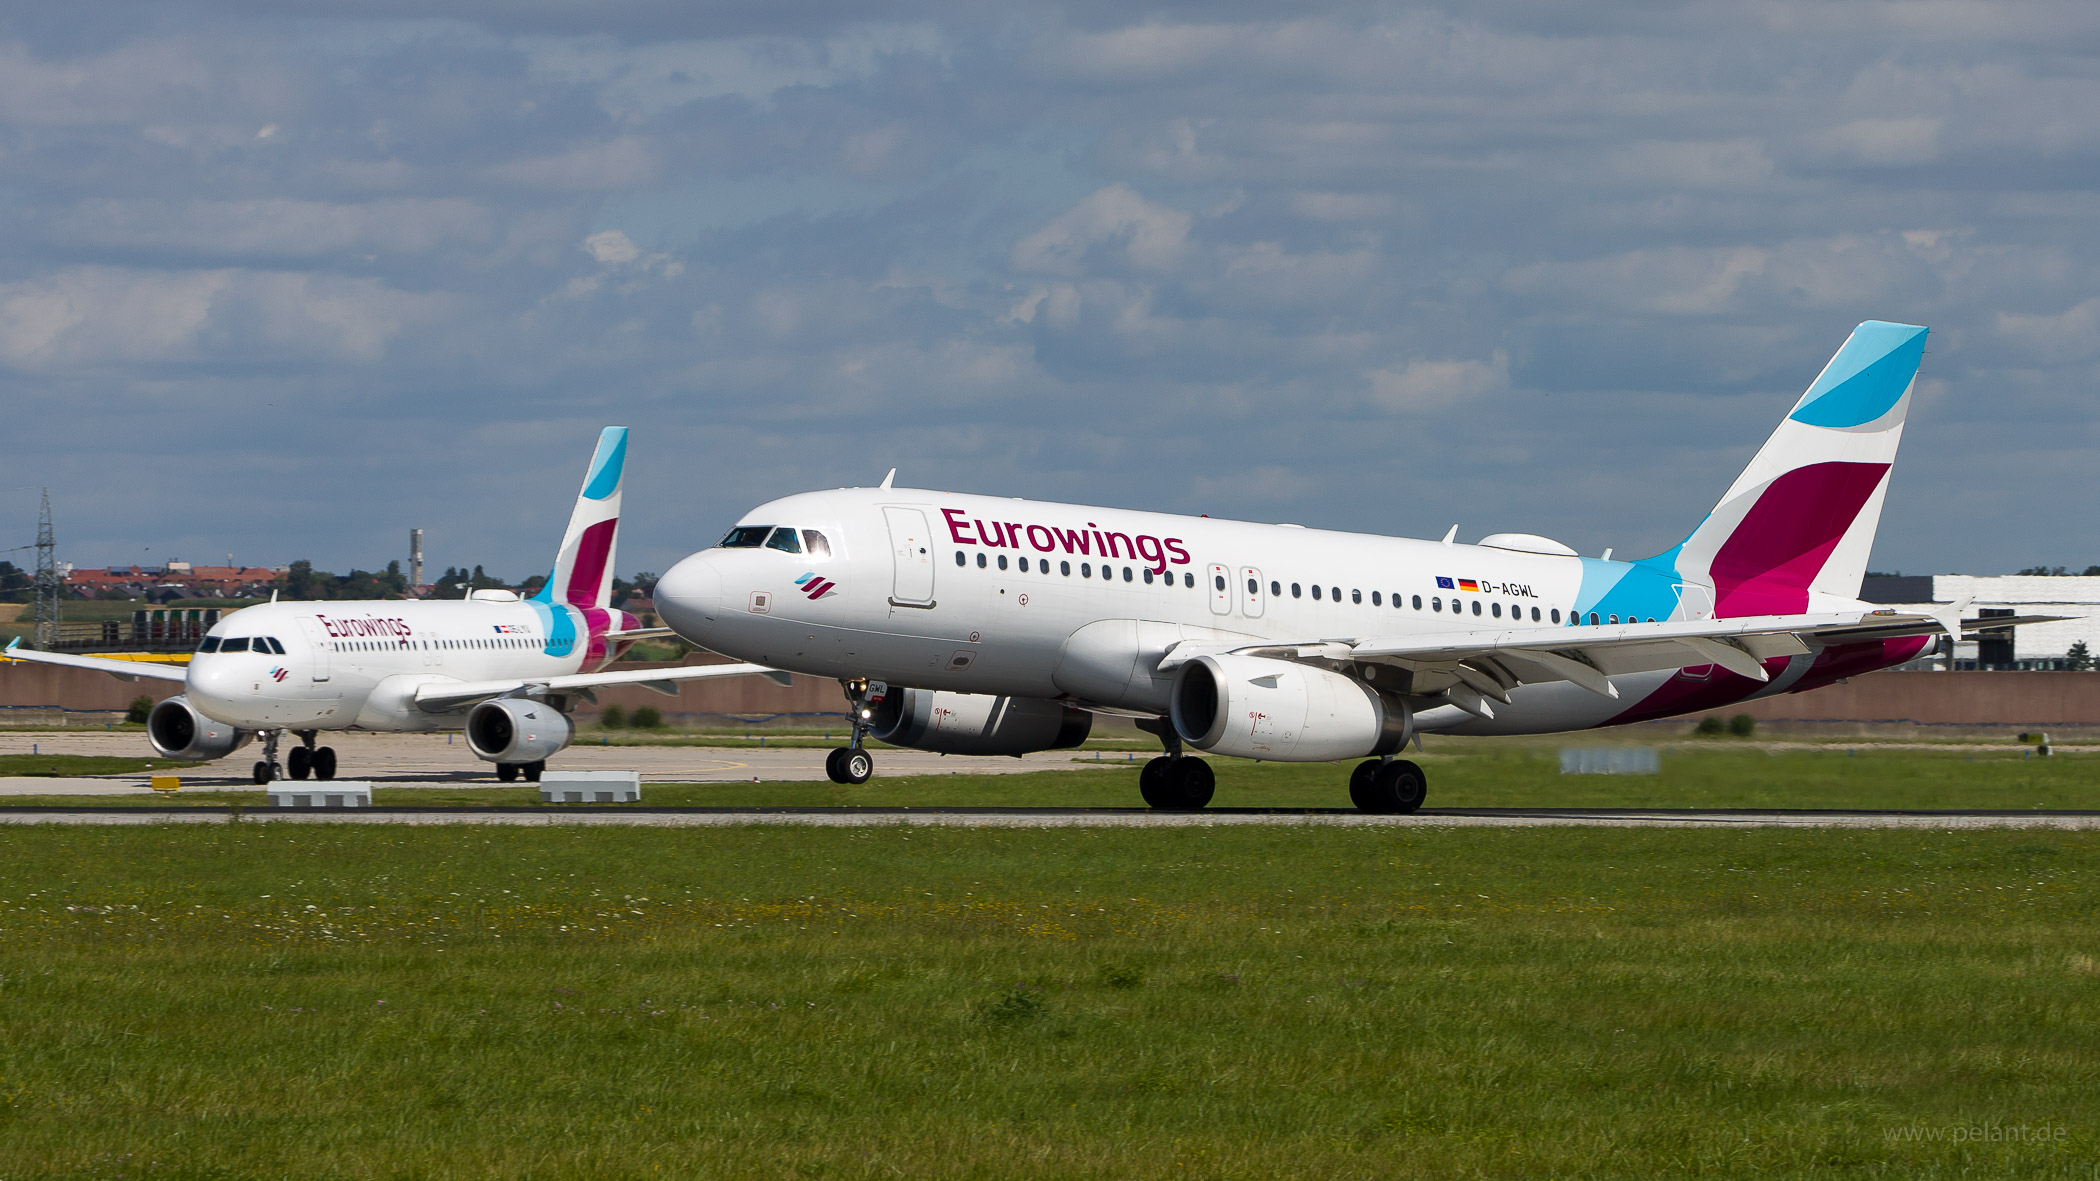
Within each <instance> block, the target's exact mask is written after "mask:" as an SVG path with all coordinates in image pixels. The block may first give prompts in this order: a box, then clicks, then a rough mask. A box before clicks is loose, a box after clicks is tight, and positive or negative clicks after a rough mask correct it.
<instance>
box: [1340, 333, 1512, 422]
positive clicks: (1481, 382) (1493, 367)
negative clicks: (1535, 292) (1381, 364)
mask: <svg viewBox="0 0 2100 1181" xmlns="http://www.w3.org/2000/svg"><path fill="white" fill-rule="evenodd" d="M1364 376H1365V379H1366V381H1367V382H1368V384H1369V389H1368V391H1367V393H1366V397H1367V399H1368V400H1369V402H1370V403H1371V405H1373V406H1376V407H1378V408H1379V409H1382V410H1388V411H1392V412H1395V413H1417V414H1418V413H1423V412H1427V411H1435V410H1446V409H1449V408H1451V407H1453V406H1456V405H1458V404H1459V403H1461V402H1467V401H1471V400H1473V399H1476V398H1481V397H1484V396H1486V395H1488V394H1495V393H1501V392H1503V391H1506V390H1508V389H1509V354H1508V353H1506V352H1504V351H1502V350H1501V349H1497V350H1495V352H1494V354H1493V355H1492V356H1490V357H1489V358H1488V359H1487V360H1485V361H1470V360H1456V361H1429V360H1417V361H1409V362H1407V363H1406V364H1404V365H1400V366H1397V367H1388V368H1384V369H1374V370H1372V371H1370V372H1369V373H1367V374H1365V375H1364Z"/></svg>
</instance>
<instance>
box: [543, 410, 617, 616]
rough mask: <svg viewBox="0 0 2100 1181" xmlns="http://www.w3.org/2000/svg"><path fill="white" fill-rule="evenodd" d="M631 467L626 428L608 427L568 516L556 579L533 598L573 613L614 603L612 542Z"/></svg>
mask: <svg viewBox="0 0 2100 1181" xmlns="http://www.w3.org/2000/svg"><path fill="white" fill-rule="evenodd" d="M626 466H627V428H626V427H624V426H609V427H606V428H605V429H604V430H603V431H601V432H600V433H599V435H598V450H597V451H596V453H594V454H593V455H592V456H591V467H590V472H589V474H588V475H586V476H584V478H583V491H582V492H581V493H580V494H578V496H577V497H576V511H575V512H573V513H571V514H570V515H569V531H568V532H567V533H566V534H564V535H563V536H562V539H561V552H560V553H559V554H558V555H556V557H555V559H554V573H553V574H552V575H551V576H550V577H549V578H548V579H547V585H546V586H543V587H541V588H540V593H539V594H537V595H535V596H534V598H538V599H542V600H545V601H547V602H552V603H567V604H569V605H570V606H572V607H605V606H609V605H610V604H611V602H612V580H613V542H614V539H615V538H614V535H615V534H617V533H618V532H619V529H620V476H621V473H622V472H623V471H624V470H625V468H626Z"/></svg>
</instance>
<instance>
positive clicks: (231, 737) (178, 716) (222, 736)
mask: <svg viewBox="0 0 2100 1181" xmlns="http://www.w3.org/2000/svg"><path fill="white" fill-rule="evenodd" d="M253 737H255V735H253V734H250V733H248V732H247V731H246V730H237V729H235V728H234V727H232V726H229V725H227V724H226V723H224V722H220V721H214V720H212V719H211V718H207V717H205V716H204V715H203V714H201V713H198V712H197V707H196V706H194V705H191V704H190V701H189V698H187V697H183V696H180V695H177V696H174V697H170V698H168V699H167V700H165V701H163V702H161V703H160V704H158V705H156V706H154V707H153V712H152V713H149V714H147V715H146V739H147V741H149V742H151V743H153V749H155V750H157V751H159V752H160V753H161V754H162V755H164V756H166V757H168V758H171V759H198V760H210V759H223V758H225V757H226V756H227V755H230V754H232V753H233V752H234V751H237V750H239V749H240V748H241V747H243V746H245V745H247V743H248V740H249V739H250V738H253Z"/></svg>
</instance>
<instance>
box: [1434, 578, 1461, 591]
mask: <svg viewBox="0 0 2100 1181" xmlns="http://www.w3.org/2000/svg"><path fill="white" fill-rule="evenodd" d="M1436 588H1437V589H1438V590H1455V589H1457V588H1456V587H1454V586H1452V585H1451V580H1450V579H1448V578H1442V577H1439V578H1438V579H1437V580H1436Z"/></svg>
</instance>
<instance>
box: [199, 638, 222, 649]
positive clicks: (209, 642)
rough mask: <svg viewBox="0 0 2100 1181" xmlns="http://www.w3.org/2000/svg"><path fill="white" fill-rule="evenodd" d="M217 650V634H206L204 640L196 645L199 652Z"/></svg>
mask: <svg viewBox="0 0 2100 1181" xmlns="http://www.w3.org/2000/svg"><path fill="white" fill-rule="evenodd" d="M218 650H219V637H217V636H206V637H204V642H203V643H201V644H199V645H197V651H199V652H217V651H218Z"/></svg>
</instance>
